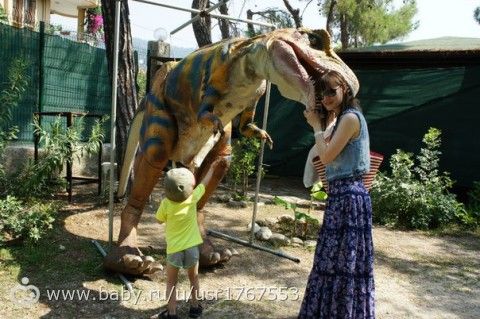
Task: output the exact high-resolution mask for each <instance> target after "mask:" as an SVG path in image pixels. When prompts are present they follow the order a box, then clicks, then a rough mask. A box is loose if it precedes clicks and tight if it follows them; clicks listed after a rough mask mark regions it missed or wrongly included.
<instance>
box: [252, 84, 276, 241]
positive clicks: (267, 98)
mask: <svg viewBox="0 0 480 319" xmlns="http://www.w3.org/2000/svg"><path fill="white" fill-rule="evenodd" d="M271 87H272V83H270V81H268V82H267V90H266V92H265V94H266V95H265V107H264V109H263V123H262V129H263V130H264V131H266V130H267V120H268V107H269V105H270V89H271ZM264 150H265V140H262V141H261V142H260V154H259V156H258V167H257V184H256V186H255V202H254V203H253V214H252V228H251V229H250V244H252V243H253V238H254V236H255V227H254V226H255V221H256V219H257V207H258V194H259V193H260V181H261V180H262V166H263V151H264Z"/></svg>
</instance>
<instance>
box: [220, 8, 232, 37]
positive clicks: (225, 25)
mask: <svg viewBox="0 0 480 319" xmlns="http://www.w3.org/2000/svg"><path fill="white" fill-rule="evenodd" d="M218 9H219V10H220V13H221V14H224V15H228V7H227V4H226V3H225V2H224V3H223V4H222V5H221V6H220V7H219V8H218ZM218 24H219V25H220V32H221V33H222V39H228V38H230V23H229V22H228V20H225V19H219V20H218Z"/></svg>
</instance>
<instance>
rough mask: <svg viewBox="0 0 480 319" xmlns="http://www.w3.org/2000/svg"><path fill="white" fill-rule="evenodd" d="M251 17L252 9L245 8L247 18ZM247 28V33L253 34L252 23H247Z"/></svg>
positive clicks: (250, 18)
mask: <svg viewBox="0 0 480 319" xmlns="http://www.w3.org/2000/svg"><path fill="white" fill-rule="evenodd" d="M252 18H253V11H252V10H250V9H248V10H247V20H252ZM247 30H248V35H249V36H251V37H253V36H254V35H255V29H254V27H253V24H251V23H247Z"/></svg>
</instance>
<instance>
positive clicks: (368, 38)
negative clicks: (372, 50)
mask: <svg viewBox="0 0 480 319" xmlns="http://www.w3.org/2000/svg"><path fill="white" fill-rule="evenodd" d="M318 6H319V12H320V14H321V15H323V16H325V17H326V18H327V24H326V29H327V31H328V32H329V33H330V34H331V35H332V36H333V38H334V39H340V42H341V43H342V49H346V48H348V47H352V46H354V47H359V46H367V45H372V44H374V43H386V42H387V41H390V40H393V39H397V38H401V37H403V36H406V35H407V34H409V33H410V32H412V31H413V30H415V29H416V28H417V26H418V22H414V21H413V17H414V16H415V14H416V13H417V5H416V2H415V0H404V1H403V5H402V6H401V7H400V8H398V9H395V8H394V7H393V0H318Z"/></svg>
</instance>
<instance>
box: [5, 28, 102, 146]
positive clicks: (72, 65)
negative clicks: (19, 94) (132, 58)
mask: <svg viewBox="0 0 480 319" xmlns="http://www.w3.org/2000/svg"><path fill="white" fill-rule="evenodd" d="M0 43H1V44H2V47H1V49H0V85H1V87H0V88H1V89H3V88H4V84H5V82H6V80H7V72H6V70H7V69H8V66H9V65H10V63H11V62H12V61H13V59H15V58H19V57H21V58H23V59H24V60H25V61H27V62H28V63H29V68H28V74H27V76H28V77H29V85H28V89H27V91H26V92H25V94H24V96H23V98H22V100H21V102H20V105H19V106H18V107H17V108H16V109H15V110H14V112H13V124H14V125H17V126H18V127H19V129H20V133H19V136H18V137H19V140H20V141H24V142H31V141H33V126H32V125H31V123H32V116H33V112H38V111H41V112H88V113H95V114H105V115H108V114H109V113H110V105H111V83H110V79H109V76H108V68H107V60H106V55H105V50H103V49H99V48H94V47H91V46H90V45H88V44H83V43H77V42H74V41H71V40H68V39H63V38H61V37H59V36H54V35H50V34H46V33H44V32H42V31H40V32H35V31H30V30H28V29H18V28H14V27H11V26H8V25H4V24H0ZM53 120H54V117H53V116H45V117H43V118H42V126H44V127H48V123H50V122H51V121H53ZM92 123H93V119H86V129H87V130H88V129H89V128H90V126H91V124H92ZM108 127H109V125H108V123H105V129H106V137H108V136H109V134H108Z"/></svg>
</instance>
